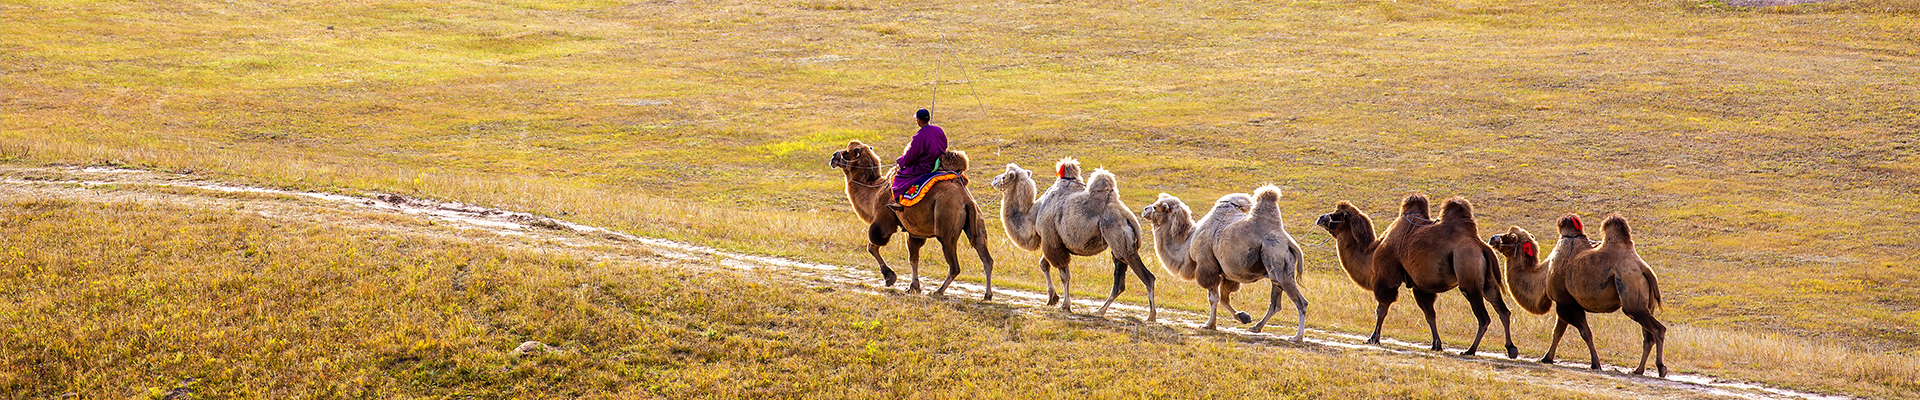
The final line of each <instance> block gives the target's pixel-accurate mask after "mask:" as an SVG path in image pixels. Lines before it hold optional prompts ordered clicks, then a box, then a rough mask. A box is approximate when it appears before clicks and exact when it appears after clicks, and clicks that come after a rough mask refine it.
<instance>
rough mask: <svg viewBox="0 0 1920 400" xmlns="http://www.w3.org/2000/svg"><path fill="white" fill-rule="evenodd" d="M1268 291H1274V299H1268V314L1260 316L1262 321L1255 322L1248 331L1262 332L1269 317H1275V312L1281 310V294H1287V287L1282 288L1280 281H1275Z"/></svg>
mask: <svg viewBox="0 0 1920 400" xmlns="http://www.w3.org/2000/svg"><path fill="white" fill-rule="evenodd" d="M1268 291H1269V292H1272V293H1271V294H1272V295H1273V299H1271V300H1268V301H1267V315H1265V316H1262V317H1260V323H1257V324H1253V328H1252V329H1247V332H1253V333H1260V330H1261V329H1265V328H1266V327H1267V319H1268V318H1273V314H1274V313H1277V312H1280V296H1283V295H1286V289H1281V288H1280V283H1279V282H1274V283H1273V287H1272V288H1269V290H1268Z"/></svg>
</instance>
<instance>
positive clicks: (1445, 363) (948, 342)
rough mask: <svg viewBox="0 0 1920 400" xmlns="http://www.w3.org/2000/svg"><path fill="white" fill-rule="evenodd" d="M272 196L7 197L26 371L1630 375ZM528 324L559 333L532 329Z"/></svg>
mask: <svg viewBox="0 0 1920 400" xmlns="http://www.w3.org/2000/svg"><path fill="white" fill-rule="evenodd" d="M103 190H108V191H113V190H127V189H103ZM137 190H144V189H137ZM176 197H178V196H176ZM259 206H260V205H259V204H258V203H255V204H250V205H249V207H259ZM269 210H273V211H283V210H277V209H269ZM252 212H253V211H230V210H215V209H202V208H194V207H181V206H172V205H142V204H136V203H96V202H91V201H74V200H60V199H12V200H7V201H4V202H0V243H4V245H0V254H4V255H6V257H5V258H4V259H0V301H5V302H7V304H10V306H9V307H7V308H5V309H4V311H3V312H0V326H5V327H6V328H5V329H4V330H0V393H5V394H6V396H7V397H17V398H41V397H56V398H57V397H63V396H67V395H78V396H80V397H83V398H110V397H151V398H161V397H166V396H168V395H177V394H181V393H188V394H191V395H192V396H194V397H211V398H225V397H241V398H248V397H268V398H309V397H319V398H365V397H382V398H391V397H465V396H477V397H483V398H506V397H512V398H526V397H568V398H579V397H590V398H603V397H621V398H631V397H636V396H637V397H660V398H690V397H723V398H788V397H806V398H901V397H931V398H978V397H1019V398H1034V397H1081V396H1093V397H1103V398H1136V397H1144V398H1188V397H1196V396H1198V397H1260V398H1274V397H1281V398H1329V397H1343V398H1351V397H1362V398H1462V397H1468V398H1494V397H1505V396H1528V397H1536V396H1537V397H1545V398H1599V397H1604V396H1599V395H1595V394H1591V393H1582V392H1581V391H1568V390H1567V388H1571V387H1577V386H1580V385H1594V384H1600V383H1604V380H1599V381H1600V382H1593V381H1595V380H1594V379H1592V378H1585V377H1580V376H1578V375H1577V374H1563V373H1552V372H1542V373H1540V374H1538V375H1540V376H1542V377H1547V378H1548V379H1552V380H1554V381H1557V380H1573V381H1576V382H1579V383H1578V384H1577V385H1569V386H1559V385H1552V386H1542V385H1541V384H1540V383H1541V382H1543V381H1547V380H1545V379H1541V378H1536V377H1526V379H1525V380H1524V381H1518V382H1515V381H1500V380H1495V379H1493V378H1491V377H1490V376H1489V374H1493V373H1494V372H1493V371H1492V367H1491V366H1488V365H1484V364H1477V363H1466V362H1459V361H1453V360H1445V359H1439V360H1434V361H1432V362H1430V363H1427V364H1425V365H1413V364H1408V363H1406V362H1404V361H1405V360H1402V359H1399V358H1397V357H1389V356H1381V355H1377V354H1372V353H1370V352H1339V351H1330V350H1324V349H1323V350H1310V349H1295V348H1287V347H1269V346H1249V345H1246V344H1243V343H1237V342H1234V341H1231V340H1223V339H1215V338H1208V337H1197V338H1196V337H1189V336H1187V335H1185V334H1182V333H1180V332H1178V331H1175V330H1173V329H1169V328H1166V327H1161V326H1157V325H1152V324H1141V323H1138V322H1132V323H1129V322H1108V321H1099V320H1084V319H1082V320H1075V319H1059V318H1053V317H1049V316H1047V315H1045V314H1038V315H1034V314H1029V313H1025V312H1019V311H1018V310H1015V309H1010V308H1008V307H1004V306H1000V305H996V304H992V303H975V302H968V301H957V302H955V301H938V300H932V299H927V298H923V297H917V296H898V295H893V296H876V295H870V294H864V293H858V292H853V291H844V290H842V291H835V290H831V289H830V288H816V287H809V286H807V285H803V284H802V285H796V284H795V283H798V282H795V281H791V280H784V279H781V278H778V277H773V278H772V279H750V278H743V277H741V276H740V275H737V274H735V273H732V272H713V270H714V269H716V268H714V267H713V266H704V267H703V266H699V265H676V264H678V263H677V262H671V261H667V260H665V259H657V258H647V257H641V258H634V259H628V260H627V261H606V260H605V259H601V258H581V257H579V256H574V255H568V254H567V253H568V252H577V251H572V250H554V249H535V250H514V249H510V248H505V247H501V246H499V245H494V244H488V243H485V242H484V241H468V240H460V239H455V238H450V237H433V236H422V235H419V234H411V233H406V232H394V231H388V230H380V229H364V228H355V227H348V226H340V225H341V224H345V223H346V220H348V219H349V218H341V216H334V218H327V220H329V221H334V222H330V223H320V224H316V223H309V222H300V221H291V220H284V219H277V218H267V217H261V216H258V215H253V214H252ZM703 271H704V272H703ZM528 340H533V341H539V342H542V343H544V344H545V345H549V346H552V348H553V350H552V351H547V352H542V353H538V354H533V355H524V356H522V355H515V354H513V353H512V352H511V350H513V349H514V348H515V347H516V346H517V345H518V344H519V343H522V342H524V341H528ZM536 347H538V346H536ZM1515 376H1524V375H1515ZM1548 382H1550V381H1548ZM169 398H170V397H169Z"/></svg>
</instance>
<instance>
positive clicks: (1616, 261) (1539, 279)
mask: <svg viewBox="0 0 1920 400" xmlns="http://www.w3.org/2000/svg"><path fill="white" fill-rule="evenodd" d="M1559 228H1560V242H1559V243H1558V244H1556V245H1554V247H1553V253H1552V254H1549V255H1547V262H1544V263H1542V262H1539V248H1538V246H1537V245H1535V243H1534V240H1533V234H1531V233H1528V232H1527V231H1526V230H1525V229H1520V227H1511V228H1507V233H1505V234H1501V235H1495V236H1493V237H1491V238H1487V244H1489V245H1492V246H1493V247H1494V248H1498V249H1500V252H1501V253H1503V254H1506V256H1507V280H1508V282H1510V283H1509V285H1511V286H1512V287H1513V297H1514V299H1515V300H1516V301H1518V302H1519V303H1520V308H1524V309H1526V310H1527V311H1528V312H1531V313H1534V314H1545V313H1547V308H1548V307H1550V306H1551V307H1553V308H1554V311H1555V313H1556V315H1558V316H1559V317H1560V318H1559V321H1558V323H1557V324H1555V325H1554V327H1553V344H1552V345H1549V346H1547V355H1546V357H1542V358H1540V362H1543V363H1549V364H1551V363H1553V353H1554V350H1557V349H1558V348H1559V347H1560V337H1561V335H1562V334H1565V333H1566V331H1567V325H1573V327H1574V328H1576V329H1579V330H1580V338H1581V339H1582V340H1585V341H1586V342H1587V354H1588V355H1589V356H1591V357H1592V358H1591V360H1592V368H1593V369H1600V351H1599V350H1597V349H1594V347H1593V333H1592V332H1591V331H1589V330H1588V325H1587V313H1611V312H1614V311H1620V312H1622V313H1625V314H1627V317H1628V318H1632V319H1633V321H1634V322H1638V323H1640V329H1641V339H1642V342H1641V345H1640V347H1641V348H1640V366H1639V367H1638V368H1634V369H1633V373H1634V374H1635V375H1638V374H1641V373H1644V372H1646V369H1647V353H1648V352H1649V351H1652V352H1653V353H1654V360H1653V365H1654V367H1655V368H1658V369H1659V370H1660V376H1661V377H1666V376H1667V363H1666V361H1665V359H1666V355H1665V354H1666V348H1667V345H1666V339H1667V327H1666V326H1665V325H1661V324H1660V321H1659V320H1655V319H1654V318H1653V310H1654V309H1658V308H1660V280H1659V278H1657V277H1655V276H1654V274H1653V268H1651V267H1649V266H1648V265H1647V262H1646V261H1645V260H1642V259H1640V254H1639V253H1636V252H1634V250H1633V239H1632V236H1631V234H1630V233H1629V230H1628V228H1627V220H1626V219H1625V218H1620V216H1617V215H1616V216H1609V217H1607V219H1606V221H1604V222H1601V230H1602V231H1604V232H1606V235H1607V240H1606V241H1605V242H1600V243H1599V244H1598V246H1595V242H1594V241H1592V240H1589V239H1587V236H1586V234H1585V233H1583V232H1582V229H1581V228H1582V227H1581V225H1580V217H1579V216H1577V215H1572V214H1568V215H1567V216H1565V217H1561V218H1560V226H1559ZM1555 303H1558V305H1557V306H1555ZM1656 349H1657V350H1656Z"/></svg>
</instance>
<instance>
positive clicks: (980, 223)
mask: <svg viewBox="0 0 1920 400" xmlns="http://www.w3.org/2000/svg"><path fill="white" fill-rule="evenodd" d="M960 232H962V233H965V234H966V236H967V241H968V242H971V243H986V242H987V220H986V219H985V218H983V217H982V216H981V214H980V204H978V203H974V202H971V201H969V202H967V219H966V223H964V224H962V225H961V226H960Z"/></svg>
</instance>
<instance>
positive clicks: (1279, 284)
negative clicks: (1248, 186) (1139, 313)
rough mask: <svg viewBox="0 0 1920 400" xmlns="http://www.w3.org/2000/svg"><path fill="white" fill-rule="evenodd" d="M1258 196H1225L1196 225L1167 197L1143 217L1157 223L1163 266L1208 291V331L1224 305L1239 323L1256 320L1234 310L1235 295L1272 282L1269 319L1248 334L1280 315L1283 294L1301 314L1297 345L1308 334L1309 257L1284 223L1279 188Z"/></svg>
mask: <svg viewBox="0 0 1920 400" xmlns="http://www.w3.org/2000/svg"><path fill="white" fill-rule="evenodd" d="M1254 193H1255V194H1254V195H1253V196H1248V195H1247V194H1246V193H1234V194H1229V195H1226V196H1224V197H1221V198H1220V200H1218V201H1215V202H1214V205H1213V210H1212V211H1209V212H1207V216H1206V217H1203V218H1201V220H1200V222H1199V224H1198V225H1197V226H1196V225H1195V223H1194V222H1193V221H1192V220H1189V219H1187V218H1188V216H1189V215H1192V211H1190V210H1188V209H1187V205H1186V204H1184V203H1181V202H1180V199H1179V198H1177V197H1173V196H1171V195H1168V194H1166V193H1161V194H1160V199H1159V200H1158V201H1155V202H1154V203H1153V204H1152V205H1148V206H1147V207H1146V209H1144V210H1141V211H1140V216H1141V218H1142V219H1145V220H1147V221H1148V222H1149V223H1152V224H1153V227H1154V228H1153V229H1154V233H1153V236H1154V240H1155V243H1154V244H1155V245H1156V246H1155V248H1156V249H1157V251H1158V252H1159V255H1160V263H1161V266H1162V267H1163V268H1166V269H1167V271H1168V272H1172V273H1174V274H1176V275H1179V276H1180V277H1182V278H1186V279H1192V280H1194V282H1195V283H1198V284H1200V287H1203V288H1206V289H1207V302H1208V314H1207V326H1206V328H1207V329H1213V328H1214V319H1215V317H1216V316H1218V314H1219V312H1218V306H1220V305H1225V306H1227V312H1229V313H1232V314H1233V316H1234V319H1237V320H1239V321H1240V323H1243V324H1244V323H1248V322H1253V318H1252V317H1251V316H1249V315H1247V313H1245V312H1241V311H1238V310H1234V309H1233V300H1232V295H1233V292H1236V291H1239V290H1240V284H1242V283H1254V282H1259V281H1260V280H1261V279H1267V280H1271V281H1273V290H1272V293H1273V298H1272V299H1271V301H1269V302H1268V303H1267V315H1266V316H1263V317H1260V323H1258V324H1254V325H1253V328H1252V329H1248V331H1251V332H1254V333H1259V332H1260V330H1261V329H1263V328H1265V327H1266V326H1267V319H1269V318H1273V314H1274V313H1277V312H1279V311H1280V295H1281V294H1282V293H1285V294H1286V295H1287V297H1289V298H1291V299H1293V305H1294V308H1295V309H1296V310H1298V311H1299V316H1300V326H1299V328H1298V329H1296V330H1295V331H1294V333H1293V341H1295V342H1299V341H1301V340H1303V339H1305V338H1306V334H1307V298H1306V296H1304V295H1302V294H1301V293H1300V285H1299V282H1298V278H1299V277H1300V268H1301V266H1303V265H1305V264H1304V259H1305V258H1304V256H1303V253H1302V252H1301V251H1300V244H1299V243H1297V242H1294V240H1293V236H1292V235H1289V234H1287V229H1286V224H1284V223H1282V222H1281V221H1280V206H1279V201H1280V189H1279V188H1276V187H1273V186H1271V185H1269V186H1265V187H1261V188H1260V189H1259V190H1256V191H1254ZM1248 208H1251V209H1252V212H1248Z"/></svg>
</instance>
